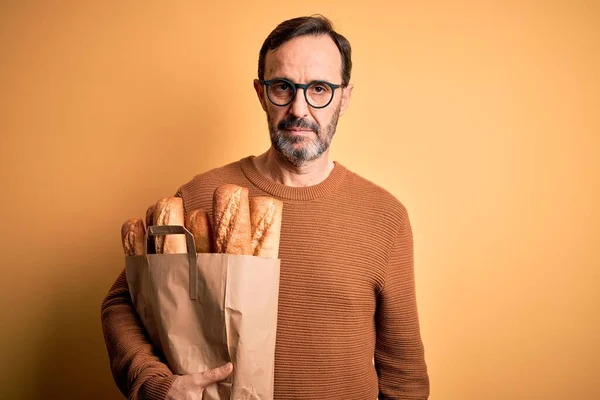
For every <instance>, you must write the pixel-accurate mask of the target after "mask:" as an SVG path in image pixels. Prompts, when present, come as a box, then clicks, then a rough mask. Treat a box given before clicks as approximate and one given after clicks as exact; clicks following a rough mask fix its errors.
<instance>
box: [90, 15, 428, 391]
mask: <svg viewBox="0 0 600 400" xmlns="http://www.w3.org/2000/svg"><path fill="white" fill-rule="evenodd" d="M351 67H352V63H351V57H350V44H349V43H348V41H347V40H346V39H345V38H344V37H343V36H341V35H339V34H338V33H336V32H335V31H334V30H333V28H332V26H331V23H330V22H329V21H328V20H327V19H325V18H324V17H321V16H317V17H303V18H295V19H292V20H289V21H285V22H283V23H281V24H280V25H279V26H278V27H277V28H276V29H275V30H274V31H273V32H272V33H271V34H270V35H269V37H268V38H267V39H266V40H265V42H264V44H263V46H262V48H261V50H260V55H259V67H258V79H257V80H255V81H254V89H255V90H256V93H257V95H258V99H259V101H260V104H261V106H262V108H263V110H264V111H265V113H266V115H267V121H268V127H269V133H270V137H271V147H270V148H269V150H268V151H267V152H265V153H264V154H262V155H260V156H257V157H254V156H250V157H246V158H243V159H242V160H240V161H238V162H234V163H231V164H229V165H226V166H223V167H221V168H217V169H214V170H211V171H208V172H206V173H204V174H200V175H197V176H195V177H194V179H192V180H191V181H190V182H188V183H186V184H184V185H182V186H181V187H180V188H179V190H178V192H177V193H178V195H179V196H181V197H182V198H183V203H184V207H185V210H186V212H190V211H191V210H194V209H196V208H202V209H204V210H211V202H212V193H213V191H214V189H215V188H216V187H217V186H218V185H220V184H223V183H233V184H236V185H239V186H244V187H247V188H248V189H249V191H250V195H251V196H253V195H268V196H273V197H276V198H279V199H281V200H283V202H284V207H283V210H284V211H283V224H282V230H281V243H280V250H279V255H280V259H281V278H280V294H279V311H278V325H277V343H276V354H275V395H274V396H275V399H302V400H311V399H315V400H316V399H339V400H352V399H356V400H364V399H374V398H376V397H378V396H379V398H380V399H411V400H416V399H427V398H428V395H429V380H428V375H427V368H426V364H425V360H424V351H423V345H422V342H421V337H420V332H419V322H418V315H417V306H416V295H415V286H414V272H413V247H412V246H413V244H412V233H411V227H410V222H409V219H408V215H407V212H406V210H405V208H404V207H403V206H402V204H401V203H400V202H398V200H396V199H395V198H394V197H393V196H392V195H391V194H389V193H388V192H386V191H385V190H383V189H382V188H380V187H378V186H376V185H374V184H372V183H370V182H369V181H367V180H365V179H363V178H361V177H359V176H358V175H356V174H354V173H352V172H350V171H349V170H348V169H346V168H345V167H344V166H342V165H341V164H339V163H337V162H333V161H332V160H330V159H329V145H330V143H331V140H332V138H333V136H334V134H335V130H336V125H337V121H338V118H339V116H341V115H343V114H344V112H345V111H346V109H347V107H348V104H349V102H350V95H351V93H352V85H351V84H350V83H349V81H350V72H351ZM102 321H103V329H104V334H105V339H106V343H107V348H108V352H109V356H110V360H111V369H112V372H113V376H114V379H115V382H116V383H117V385H118V386H119V388H120V389H121V391H122V392H123V393H124V394H125V395H127V396H129V398H131V399H164V398H167V399H173V400H175V399H186V398H191V397H192V396H193V393H195V394H198V393H201V392H202V390H203V388H204V387H205V386H207V385H208V384H210V383H213V382H216V381H219V380H222V379H224V378H226V377H227V376H228V375H229V373H231V370H232V366H231V364H227V365H225V366H223V367H221V368H217V369H214V370H211V371H208V372H205V373H198V374H191V375H185V376H177V377H176V376H174V375H173V374H172V373H171V371H170V370H169V369H168V367H167V366H166V365H165V364H164V363H163V362H162V361H161V360H160V359H159V358H157V357H156V356H155V355H154V354H153V350H152V346H151V345H150V344H149V343H148V339H147V338H146V336H145V333H144V330H143V328H142V327H141V326H140V323H139V320H138V319H137V317H136V315H135V311H134V309H133V307H132V305H131V300H130V298H129V292H128V289H127V282H126V278H125V275H124V273H122V274H121V276H120V277H119V279H118V280H117V282H116V283H115V285H114V286H113V288H112V289H111V291H110V292H109V294H108V296H107V298H106V299H105V301H104V303H103V305H102ZM373 359H374V361H375V362H374V364H373Z"/></svg>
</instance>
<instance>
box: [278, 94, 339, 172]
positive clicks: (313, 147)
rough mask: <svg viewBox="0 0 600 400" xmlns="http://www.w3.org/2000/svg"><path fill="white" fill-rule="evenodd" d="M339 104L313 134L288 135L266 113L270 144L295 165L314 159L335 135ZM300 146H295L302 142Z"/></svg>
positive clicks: (329, 143) (327, 147)
mask: <svg viewBox="0 0 600 400" xmlns="http://www.w3.org/2000/svg"><path fill="white" fill-rule="evenodd" d="M340 109H341V104H340V105H339V106H338V108H337V109H336V110H335V113H334V114H333V116H332V117H331V121H329V124H328V125H327V126H326V127H325V128H324V129H321V128H320V127H319V130H318V131H317V132H314V133H315V136H312V135H311V134H310V133H309V134H308V135H311V136H310V137H309V136H308V135H307V136H297V135H294V136H292V135H289V134H288V133H287V132H286V131H285V130H279V129H278V128H277V124H276V123H274V122H273V120H272V119H271V117H270V116H269V115H268V114H267V121H268V124H269V135H270V137H271V145H272V146H273V148H274V149H275V150H276V151H277V153H279V154H280V155H281V156H282V157H283V158H285V159H286V160H287V161H288V162H289V163H290V164H292V165H293V166H295V167H301V166H302V165H304V164H305V163H307V162H309V161H312V160H316V159H317V158H319V157H321V155H323V153H325V152H326V151H327V150H328V149H329V146H330V145H331V140H332V139H333V136H334V135H335V130H336V128H337V123H338V119H339V117H340ZM302 142H303V145H302V146H301V147H295V146H296V145H297V144H299V143H302Z"/></svg>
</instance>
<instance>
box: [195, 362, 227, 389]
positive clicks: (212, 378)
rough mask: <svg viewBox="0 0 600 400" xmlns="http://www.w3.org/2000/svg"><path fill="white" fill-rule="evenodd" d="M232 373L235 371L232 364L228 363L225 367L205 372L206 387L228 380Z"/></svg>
mask: <svg viewBox="0 0 600 400" xmlns="http://www.w3.org/2000/svg"><path fill="white" fill-rule="evenodd" d="M231 371H233V364H232V363H227V364H225V365H221V366H220V367H217V368H213V369H209V370H208V371H205V372H204V373H203V374H202V375H203V378H204V379H203V381H204V382H203V383H204V386H208V385H210V384H212V383H215V382H219V381H222V380H223V379H225V378H227V377H228V376H229V374H231Z"/></svg>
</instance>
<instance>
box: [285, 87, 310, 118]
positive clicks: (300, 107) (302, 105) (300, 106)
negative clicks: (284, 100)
mask: <svg viewBox="0 0 600 400" xmlns="http://www.w3.org/2000/svg"><path fill="white" fill-rule="evenodd" d="M309 107H310V106H309V105H308V103H307V102H306V98H305V97H304V89H302V88H298V90H297V91H296V97H294V100H292V104H290V113H291V114H292V115H294V116H295V117H296V118H304V117H306V116H307V115H308V109H309Z"/></svg>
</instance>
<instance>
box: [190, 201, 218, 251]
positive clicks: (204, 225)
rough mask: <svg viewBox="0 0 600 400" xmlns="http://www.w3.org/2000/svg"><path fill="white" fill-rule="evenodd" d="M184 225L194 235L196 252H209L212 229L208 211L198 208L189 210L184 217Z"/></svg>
mask: <svg viewBox="0 0 600 400" xmlns="http://www.w3.org/2000/svg"><path fill="white" fill-rule="evenodd" d="M185 227H186V228H187V230H188V231H190V232H191V233H192V235H193V236H194V242H195V243H196V253H210V251H211V247H212V246H211V238H212V232H211V230H212V229H211V226H210V220H209V218H208V213H207V212H206V211H204V210H200V209H198V210H194V211H192V212H190V213H189V214H188V215H186V217H185Z"/></svg>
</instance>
